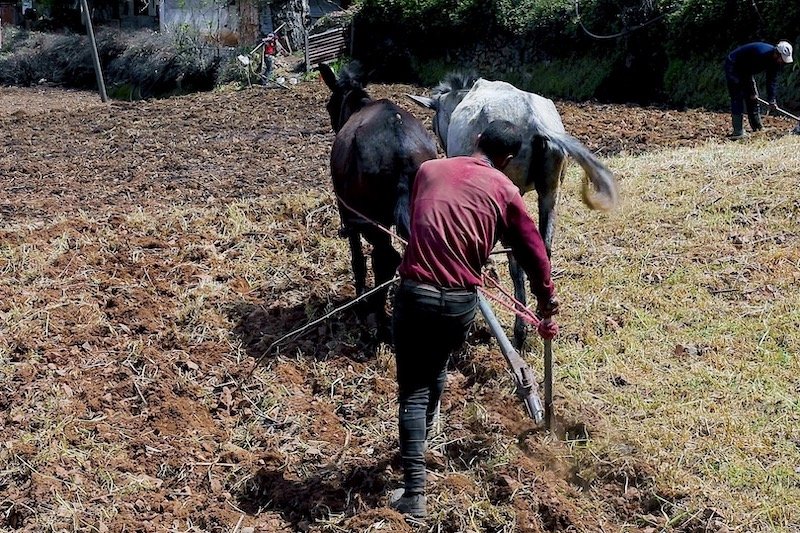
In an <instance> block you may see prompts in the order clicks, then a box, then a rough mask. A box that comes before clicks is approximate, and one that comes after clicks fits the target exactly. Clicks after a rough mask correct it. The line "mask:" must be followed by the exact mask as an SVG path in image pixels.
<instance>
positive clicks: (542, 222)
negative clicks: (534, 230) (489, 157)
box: [531, 142, 567, 257]
mask: <svg viewBox="0 0 800 533" xmlns="http://www.w3.org/2000/svg"><path fill="white" fill-rule="evenodd" d="M537 148H539V149H540V150H541V152H540V154H539V157H538V158H537V159H538V163H539V165H538V166H539V168H538V169H531V170H536V171H537V173H538V175H537V177H536V180H535V182H534V183H535V186H536V192H537V194H538V195H539V201H538V203H539V233H541V234H542V239H543V240H544V245H545V247H546V248H547V255H548V257H549V256H551V255H552V246H553V236H554V235H555V231H556V205H557V203H558V191H559V187H560V185H561V181H562V180H563V179H564V173H565V172H566V169H567V157H566V155H565V154H564V152H563V151H561V149H559V148H557V147H555V146H553V145H552V144H551V143H549V142H544V143H542V145H541V146H539V147H537Z"/></svg>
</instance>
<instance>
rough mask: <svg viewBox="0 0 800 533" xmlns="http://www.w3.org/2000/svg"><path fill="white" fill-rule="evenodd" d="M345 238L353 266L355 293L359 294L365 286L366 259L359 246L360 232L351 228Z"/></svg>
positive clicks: (362, 292)
mask: <svg viewBox="0 0 800 533" xmlns="http://www.w3.org/2000/svg"><path fill="white" fill-rule="evenodd" d="M347 238H348V240H349V241H350V261H351V265H352V266H353V278H354V279H355V284H356V295H357V296H360V295H362V294H364V291H365V290H366V288H367V259H366V258H365V257H364V250H363V249H362V248H361V233H360V232H359V231H358V230H355V229H352V228H351V229H350V230H349V231H348V233H347Z"/></svg>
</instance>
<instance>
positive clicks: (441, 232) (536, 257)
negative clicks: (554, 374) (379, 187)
mask: <svg viewBox="0 0 800 533" xmlns="http://www.w3.org/2000/svg"><path fill="white" fill-rule="evenodd" d="M498 239H501V240H502V241H503V242H504V243H505V244H506V245H507V246H510V247H511V249H512V250H513V252H514V256H515V257H516V259H517V261H519V263H520V265H521V266H522V268H523V269H524V270H525V272H526V273H527V274H528V277H529V278H530V281H531V290H532V291H533V293H534V295H535V296H536V297H537V298H538V299H539V300H540V301H545V302H546V301H549V300H550V299H551V298H552V297H553V296H554V292H555V291H554V287H553V281H552V280H551V278H550V260H549V258H548V257H547V251H546V249H545V246H544V241H543V240H542V236H541V235H540V234H539V230H538V229H537V228H536V224H535V223H534V222H533V220H532V219H531V217H530V216H529V215H528V213H527V211H526V210H525V204H524V203H523V201H522V196H521V195H520V193H519V190H518V189H517V187H516V186H515V185H514V184H513V183H511V180H509V179H508V177H507V176H506V175H505V174H503V173H502V172H500V171H499V170H496V169H495V168H493V167H492V166H491V165H490V164H489V163H488V162H487V161H483V160H481V159H477V158H475V157H452V158H449V159H436V160H431V161H426V162H425V163H423V164H422V166H421V167H420V169H419V172H417V176H416V179H415V180H414V188H413V191H412V195H411V236H410V237H409V241H408V246H407V247H406V253H405V256H404V257H403V262H402V263H401V264H400V269H399V272H400V276H401V277H403V278H404V279H410V280H414V281H419V282H422V283H430V284H432V285H438V286H440V287H450V288H452V287H475V286H479V285H482V280H481V269H482V267H483V265H484V264H485V263H486V261H487V260H488V258H489V253H490V252H491V251H492V248H493V247H494V245H495V243H496V242H497V240H498Z"/></svg>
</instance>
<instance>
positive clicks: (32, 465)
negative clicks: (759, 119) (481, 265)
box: [0, 82, 791, 532]
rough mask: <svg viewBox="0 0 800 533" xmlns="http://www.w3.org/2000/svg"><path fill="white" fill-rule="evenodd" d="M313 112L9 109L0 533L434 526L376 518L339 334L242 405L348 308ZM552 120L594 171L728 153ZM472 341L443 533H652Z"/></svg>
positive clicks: (356, 396) (724, 126)
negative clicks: (535, 418) (672, 150)
mask: <svg viewBox="0 0 800 533" xmlns="http://www.w3.org/2000/svg"><path fill="white" fill-rule="evenodd" d="M421 90H422V89H420V88H414V87H408V86H399V85H394V86H375V87H374V88H373V89H372V94H373V95H375V96H380V97H388V98H391V99H393V100H395V101H398V102H404V100H403V94H405V93H408V92H420V91H421ZM326 98H327V91H326V89H325V88H324V86H323V85H322V84H321V83H319V82H309V83H300V84H299V85H297V86H293V87H292V88H291V89H289V90H281V89H261V88H253V89H250V90H244V91H238V92H236V91H230V92H215V93H209V94H197V95H192V96H186V97H180V98H173V99H168V100H159V101H143V102H132V103H125V102H115V103H112V104H109V105H103V104H101V103H100V102H99V101H98V100H97V97H96V96H95V95H93V94H90V93H80V92H67V91H61V90H57V89H24V90H23V89H7V88H2V89H0V529H2V530H4V531H26V532H38V531H50V530H53V531H101V532H102V531H253V530H255V531H295V530H301V531H323V530H325V531H367V530H370V531H411V530H414V529H416V528H422V529H425V528H426V527H427V528H430V527H434V526H435V525H436V524H431V523H430V522H429V523H428V524H427V526H419V525H416V524H414V523H408V522H406V521H404V520H403V518H402V517H401V516H400V515H398V514H396V513H394V512H392V511H390V510H389V509H388V508H386V507H385V494H386V492H387V491H388V490H389V489H391V488H392V487H395V486H397V483H398V481H399V479H400V477H399V469H398V462H397V456H396V443H395V439H396V435H395V432H396V430H395V424H396V421H395V406H394V404H393V398H394V394H395V388H394V387H395V385H394V381H393V362H392V357H391V352H390V350H389V348H387V347H385V346H382V345H378V346H376V345H375V344H374V343H373V342H372V340H371V333H372V330H371V329H370V328H369V327H368V325H363V324H364V321H361V320H359V319H358V317H357V316H355V314H349V313H345V314H344V315H341V316H339V317H338V318H337V319H336V320H334V321H331V322H328V323H327V324H326V325H324V326H320V328H318V329H316V330H314V331H313V332H312V334H311V335H309V336H307V337H305V338H304V339H303V340H300V341H296V342H293V343H290V344H289V345H287V346H285V347H284V348H283V349H282V350H281V352H280V355H279V356H273V355H270V357H269V358H268V359H267V361H266V363H265V365H264V366H263V367H262V368H260V369H258V370H257V371H256V372H255V374H254V376H253V377H252V378H250V379H247V376H248V372H249V371H250V369H251V368H252V367H253V363H254V358H255V357H258V356H259V355H261V354H262V353H263V352H264V349H265V348H266V347H267V346H269V343H270V342H271V341H272V340H274V339H276V338H277V337H279V336H280V335H282V334H283V333H286V332H288V331H289V330H291V329H292V328H293V327H295V326H297V325H300V324H303V323H305V322H307V321H308V320H309V319H310V318H312V317H317V316H320V315H322V314H323V313H324V312H325V311H327V310H330V309H332V308H333V307H334V306H335V305H337V304H339V303H342V302H344V301H347V300H348V299H349V298H351V297H352V295H353V289H352V285H351V278H350V274H349V262H348V252H347V250H346V248H345V245H344V243H342V242H341V241H340V240H339V239H338V238H337V235H336V233H337V229H338V227H337V226H338V215H337V214H336V212H335V209H334V207H333V203H332V199H331V194H330V187H329V182H328V179H329V175H328V170H327V158H328V151H329V148H330V145H331V141H332V138H333V135H332V133H331V128H330V124H329V120H328V117H327V114H326V113H325V102H326ZM403 105H406V104H405V103H404V104H403ZM407 107H409V109H411V110H412V112H414V113H415V114H416V115H417V116H424V117H425V119H426V121H427V122H428V124H429V122H430V120H429V119H430V117H429V116H428V114H426V113H425V112H423V111H422V110H420V109H418V108H413V107H411V105H408V106H407ZM558 107H559V109H560V111H561V112H562V114H563V118H564V122H565V125H566V128H567V130H568V131H569V132H570V133H572V134H573V135H575V136H576V137H578V138H579V139H581V140H582V141H583V142H585V143H586V144H587V145H588V146H589V147H590V148H591V149H592V150H594V151H596V152H597V153H599V154H601V155H611V154H617V153H620V152H627V153H631V154H636V153H641V152H645V151H650V150H655V149H658V148H659V147H665V146H692V145H697V144H700V143H704V142H706V141H707V140H708V139H710V138H719V137H721V136H723V135H724V134H725V133H726V132H727V131H728V128H729V126H728V117H727V115H725V114H715V113H707V112H702V111H690V112H676V111H667V110H658V109H644V108H637V107H626V106H611V105H599V104H593V103H587V104H572V103H567V102H561V103H559V104H558ZM766 122H767V125H768V127H769V129H770V132H768V135H775V136H777V135H780V134H782V133H783V132H784V131H786V130H788V129H790V128H791V125H789V124H788V123H786V122H782V121H779V120H777V119H771V118H770V119H767V120H766ZM488 341H489V339H488V335H487V334H486V332H485V331H478V333H477V334H476V335H475V337H474V338H473V339H472V340H471V344H470V347H469V348H468V349H467V351H466V353H465V354H464V355H463V356H461V357H460V358H459V360H458V361H456V363H455V368H454V371H453V372H452V375H451V378H450V382H449V384H448V390H452V391H457V392H454V393H452V394H449V395H448V396H447V399H446V400H445V403H444V405H443V418H444V421H445V422H444V424H445V428H444V430H445V433H444V435H445V437H442V438H440V439H439V440H437V441H434V443H433V444H432V447H431V448H432V449H431V452H430V453H431V469H432V473H431V487H432V488H431V495H430V501H429V506H430V507H431V510H432V516H433V517H434V518H433V520H435V521H438V526H437V527H438V529H436V530H438V531H463V530H468V529H471V530H475V531H478V530H482V531H503V530H507V531H514V530H516V531H542V530H547V531H551V530H567V529H570V530H576V531H600V530H603V529H604V530H605V531H618V530H620V529H622V528H628V530H632V531H633V530H642V531H645V530H648V531H653V530H654V528H658V527H661V526H663V525H664V524H665V523H666V521H667V519H668V517H665V516H662V515H661V514H660V513H659V511H658V509H659V505H660V504H659V501H660V500H659V499H658V498H657V497H656V489H655V488H654V487H653V486H652V483H651V481H650V479H649V477H648V473H647V471H646V469H645V468H643V467H639V466H637V465H635V464H633V465H630V468H629V469H628V470H627V471H619V470H612V469H608V471H604V470H603V469H602V468H600V469H599V470H598V471H597V472H595V473H594V477H593V478H592V479H591V480H590V481H587V480H586V479H584V477H581V475H579V474H577V473H576V471H575V468H574V465H573V464H571V463H570V462H569V460H568V456H569V445H570V444H569V443H574V442H576V441H580V440H581V439H586V438H587V437H586V434H585V433H586V430H585V428H584V427H583V426H582V425H580V424H578V425H576V424H571V423H569V422H567V423H565V427H563V428H562V430H563V431H562V435H561V437H567V440H568V441H569V442H568V443H565V442H563V441H561V440H559V439H558V438H555V437H551V436H547V435H545V434H543V433H542V432H537V431H534V429H533V427H532V425H531V424H530V422H529V421H528V420H526V419H525V418H524V416H523V415H522V411H521V409H520V406H519V405H518V403H517V402H516V400H515V398H514V397H513V394H512V393H511V392H510V386H509V382H508V381H507V380H506V378H505V377H504V371H503V364H502V362H501V360H500V358H499V357H498V356H497V354H496V353H495V354H493V355H490V354H489V352H490V351H491V350H494V348H493V347H492V346H493V345H492V344H491V343H490V342H488ZM487 361H495V362H494V363H490V362H487ZM476 405H479V406H482V407H480V408H477V407H475V406H476ZM589 422H591V421H589ZM504 456H505V457H513V460H505V461H504V460H502V457H504ZM662 496H663V495H662ZM248 528H251V529H248ZM252 528H254V529H252ZM465 528H466V529H465Z"/></svg>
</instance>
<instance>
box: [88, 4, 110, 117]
mask: <svg viewBox="0 0 800 533" xmlns="http://www.w3.org/2000/svg"><path fill="white" fill-rule="evenodd" d="M81 9H82V10H83V16H84V19H83V21H84V23H85V24H86V32H87V33H88V34H89V43H90V44H91V46H92V61H93V62H94V75H95V77H96V78H97V90H98V91H100V99H101V100H102V101H103V102H108V95H107V94H106V82H105V81H103V69H102V67H101V66H100V54H99V53H98V52H97V41H96V40H95V38H94V28H93V27H92V16H91V15H90V14H89V4H88V3H87V2H86V0H81Z"/></svg>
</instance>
